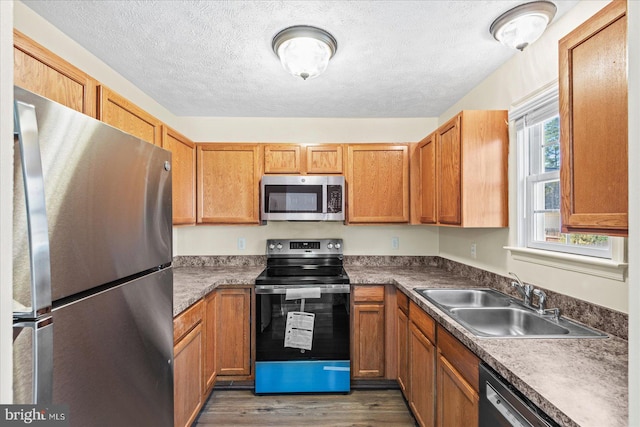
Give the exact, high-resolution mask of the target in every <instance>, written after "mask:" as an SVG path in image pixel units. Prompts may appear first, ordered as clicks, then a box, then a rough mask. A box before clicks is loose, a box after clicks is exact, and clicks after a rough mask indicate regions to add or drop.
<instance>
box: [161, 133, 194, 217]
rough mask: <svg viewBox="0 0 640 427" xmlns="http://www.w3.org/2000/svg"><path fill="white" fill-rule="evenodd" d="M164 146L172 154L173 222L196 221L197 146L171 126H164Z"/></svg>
mask: <svg viewBox="0 0 640 427" xmlns="http://www.w3.org/2000/svg"><path fill="white" fill-rule="evenodd" d="M162 148H164V149H166V150H169V151H171V154H172V159H171V162H172V169H171V174H172V176H171V179H172V189H173V202H172V206H173V223H174V224H176V225H178V224H195V223H196V146H195V144H194V143H193V142H191V141H190V140H189V139H188V138H187V137H185V136H183V135H181V134H180V133H178V132H176V131H175V130H173V129H171V128H170V127H168V126H166V125H163V126H162Z"/></svg>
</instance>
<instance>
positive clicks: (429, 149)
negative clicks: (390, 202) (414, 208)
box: [416, 133, 438, 224]
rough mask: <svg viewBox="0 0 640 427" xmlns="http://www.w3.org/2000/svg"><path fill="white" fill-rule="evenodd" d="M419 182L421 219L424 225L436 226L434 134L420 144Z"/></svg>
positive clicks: (418, 154) (418, 153)
mask: <svg viewBox="0 0 640 427" xmlns="http://www.w3.org/2000/svg"><path fill="white" fill-rule="evenodd" d="M416 155H417V156H418V159H419V162H418V167H419V171H420V181H419V183H418V184H419V186H420V189H419V193H418V194H419V195H420V197H418V202H419V217H420V222H421V223H422V224H436V223H437V222H438V216H437V213H436V207H437V203H436V200H437V185H436V183H437V181H436V176H437V175H436V157H437V153H436V134H435V133H432V134H430V135H429V136H427V137H426V138H425V139H423V140H422V141H420V143H418V152H417V153H416Z"/></svg>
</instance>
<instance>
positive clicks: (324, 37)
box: [271, 25, 338, 80]
mask: <svg viewBox="0 0 640 427" xmlns="http://www.w3.org/2000/svg"><path fill="white" fill-rule="evenodd" d="M271 47H273V51H274V52H275V53H276V55H278V57H279V58H280V63H282V66H283V67H284V69H285V70H287V71H288V72H290V73H291V74H293V75H294V76H298V77H302V79H303V80H307V79H313V78H316V77H318V76H319V75H320V74H322V73H323V72H324V70H326V69H327V65H328V64H329V60H330V59H331V57H332V56H333V55H335V53H336V50H338V42H337V41H336V39H335V38H334V37H333V36H332V35H331V34H329V33H328V32H326V31H325V30H323V29H322V28H317V27H310V26H308V25H296V26H294V27H289V28H285V29H284V30H282V31H280V32H279V33H278V34H276V35H275V36H274V37H273V42H272V43H271Z"/></svg>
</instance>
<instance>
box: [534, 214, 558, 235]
mask: <svg viewBox="0 0 640 427" xmlns="http://www.w3.org/2000/svg"><path fill="white" fill-rule="evenodd" d="M533 216H534V236H535V240H536V241H538V242H560V241H561V240H562V236H561V234H560V212H536V213H534V214H533Z"/></svg>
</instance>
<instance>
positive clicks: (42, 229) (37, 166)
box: [14, 101, 51, 319]
mask: <svg viewBox="0 0 640 427" xmlns="http://www.w3.org/2000/svg"><path fill="white" fill-rule="evenodd" d="M16 138H17V140H18V143H19V146H20V158H21V163H22V176H23V179H24V189H25V199H26V208H27V224H28V229H29V236H28V239H29V263H30V265H31V307H29V308H28V310H24V311H19V312H15V313H14V316H15V317H19V318H29V319H35V318H37V317H38V316H41V315H43V314H46V313H49V312H51V261H50V254H49V227H48V224H47V211H46V205H45V195H44V176H43V172H42V159H41V155H40V143H39V140H38V123H37V121H36V110H35V107H34V106H33V105H29V104H26V103H23V102H20V101H15V103H14V139H16Z"/></svg>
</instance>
